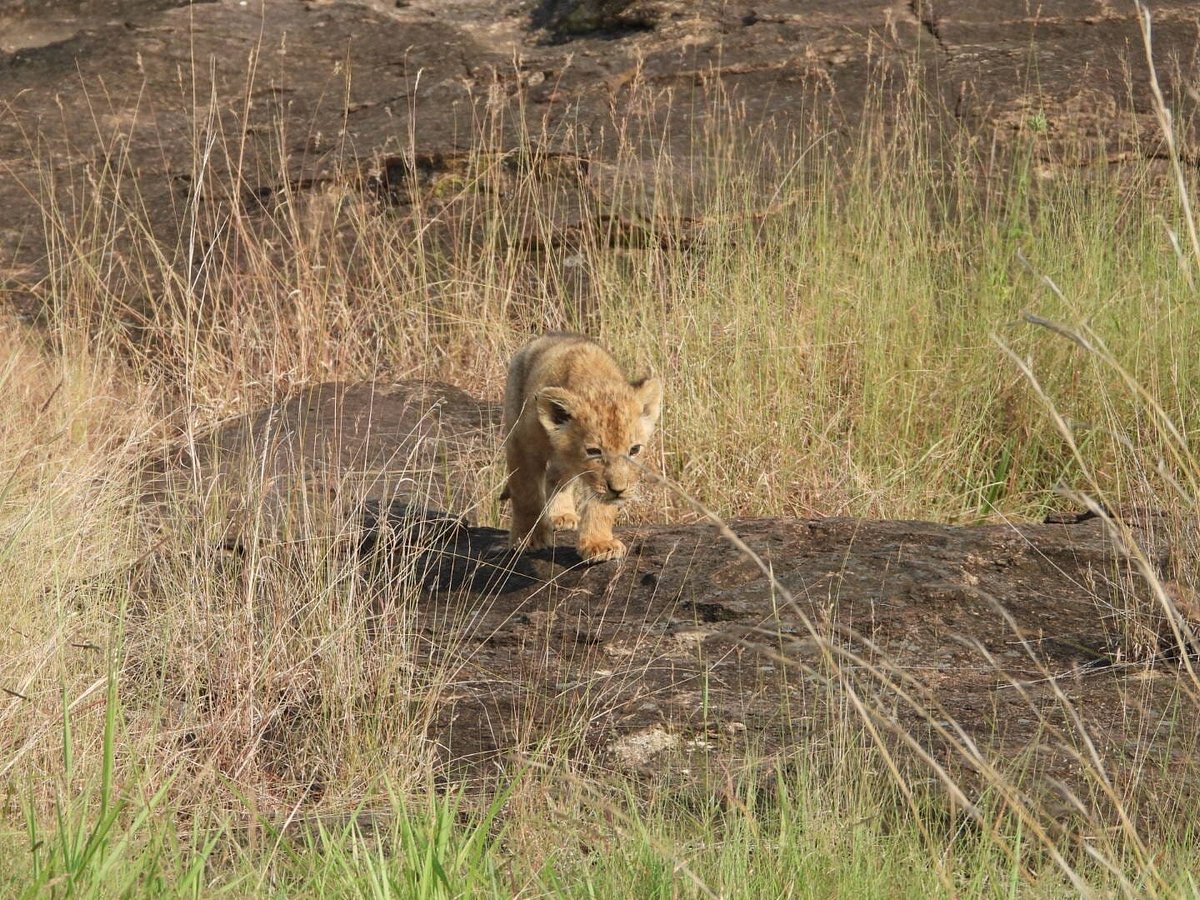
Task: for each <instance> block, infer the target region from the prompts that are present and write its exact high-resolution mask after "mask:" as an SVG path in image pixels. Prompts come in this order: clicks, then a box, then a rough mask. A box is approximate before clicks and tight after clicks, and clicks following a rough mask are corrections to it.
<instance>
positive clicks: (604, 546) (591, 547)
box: [579, 538, 628, 563]
mask: <svg viewBox="0 0 1200 900" xmlns="http://www.w3.org/2000/svg"><path fill="white" fill-rule="evenodd" d="M627 549H628V548H626V546H625V545H624V544H623V543H622V542H621V541H618V540H617V539H616V538H609V539H607V540H593V541H580V542H579V555H580V556H582V557H583V561H584V562H586V563H598V562H606V561H608V560H610V559H620V558H621V557H622V556H624V555H625V553H626V552H627Z"/></svg>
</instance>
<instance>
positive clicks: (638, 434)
mask: <svg viewBox="0 0 1200 900" xmlns="http://www.w3.org/2000/svg"><path fill="white" fill-rule="evenodd" d="M661 400H662V383H661V382H660V381H659V380H658V379H657V378H643V379H641V380H639V381H634V382H629V381H627V380H626V379H625V376H624V375H622V374H621V370H620V369H619V368H618V367H617V364H616V362H615V361H614V360H613V358H612V357H611V356H610V355H609V354H608V353H607V352H606V351H605V350H604V349H603V348H601V347H600V345H599V344H597V343H595V342H594V341H592V340H591V339H590V338H587V337H584V336H583V335H577V334H549V335H546V336H545V337H540V338H537V339H535V340H533V341H531V342H530V343H529V344H526V345H525V347H524V348H522V349H521V350H520V351H518V353H517V355H516V356H514V357H513V359H512V362H511V363H510V364H509V367H508V383H507V385H506V387H505V390H504V430H505V434H506V437H505V441H504V450H505V455H506V456H507V458H508V486H507V487H506V488H505V489H504V493H503V494H502V495H501V499H505V498H507V499H509V500H511V501H512V530H511V532H510V534H509V543H510V544H511V546H513V547H517V548H521V547H527V548H529V549H531V550H536V549H540V548H542V547H548V546H550V544H551V543H552V541H553V537H554V533H553V532H554V529H555V528H578V529H579V544H578V546H579V555H580V556H582V557H583V559H584V560H585V561H586V562H602V561H603V560H606V559H618V558H620V557H622V556H624V555H625V545H624V544H623V543H621V542H620V541H619V540H617V539H616V538H614V537H613V533H612V527H613V521H614V520H615V519H616V517H617V510H618V509H619V508H620V506H621V503H622V502H623V501H624V500H625V499H626V498H627V497H628V496H629V495H630V493H631V491H632V489H633V487H634V485H636V484H637V481H638V474H639V473H638V467H637V466H636V465H635V464H634V462H633V461H632V459H631V457H636V456H637V455H638V454H639V453H641V452H642V448H643V447H644V446H645V444H646V442H647V441H648V440H649V439H650V435H651V434H652V433H653V431H654V424H655V423H656V422H657V421H658V413H659V405H660V403H661ZM576 500H578V501H579V505H580V509H581V515H576V512H575V501H576Z"/></svg>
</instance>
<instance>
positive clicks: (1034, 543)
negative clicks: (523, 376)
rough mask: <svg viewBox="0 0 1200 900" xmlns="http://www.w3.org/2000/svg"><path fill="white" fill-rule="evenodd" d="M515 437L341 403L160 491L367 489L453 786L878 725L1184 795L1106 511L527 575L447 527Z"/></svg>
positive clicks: (486, 426) (406, 392)
mask: <svg viewBox="0 0 1200 900" xmlns="http://www.w3.org/2000/svg"><path fill="white" fill-rule="evenodd" d="M498 441H499V435H498V432H497V430H496V415H495V407H494V406H493V405H491V404H488V403H480V402H478V401H474V400H472V399H471V398H469V397H468V396H467V395H465V394H463V393H462V392H460V391H458V390H456V389H454V388H451V387H448V386H445V385H426V384H421V383H419V382H407V383H400V384H396V385H387V386H373V385H354V386H339V385H325V386H322V387H320V388H316V389H313V390H311V391H309V392H307V393H305V394H303V395H301V396H300V397H297V398H295V399H293V400H290V401H288V402H286V403H282V404H278V405H275V406H272V407H270V408H268V409H267V410H264V411H263V412H261V413H259V414H257V415H254V416H248V417H245V418H242V419H238V420H234V421H232V422H230V423H227V424H226V425H224V426H222V427H221V428H218V429H217V430H216V431H214V432H213V433H212V434H210V435H207V436H204V437H203V438H201V439H198V440H197V441H196V442H194V445H193V446H192V447H191V448H190V449H186V450H185V448H181V449H180V451H179V454H178V455H176V456H175V457H173V460H172V461H170V462H167V463H165V464H164V462H162V461H159V462H158V463H156V464H155V467H154V471H155V472H156V473H158V478H160V479H161V481H160V483H161V484H168V485H174V488H173V489H174V490H175V492H176V493H175V500H176V502H178V500H179V497H181V496H184V495H186V494H187V493H188V492H189V491H197V489H198V493H199V494H200V495H202V496H205V497H209V498H211V497H212V496H213V495H214V494H226V495H229V494H230V493H232V494H233V495H234V500H235V502H234V503H232V504H231V506H232V507H233V508H236V509H240V510H243V511H244V510H245V508H246V506H247V504H246V503H245V499H246V495H242V494H240V493H239V492H243V491H247V487H246V485H247V483H248V482H246V481H245V480H242V479H240V478H238V477H236V472H237V471H239V470H240V469H244V468H249V469H250V470H251V471H252V472H253V473H255V474H254V476H253V478H252V479H251V487H250V489H249V493H248V495H249V496H251V497H253V498H254V500H255V503H258V504H259V506H258V507H257V508H259V509H261V508H262V507H261V503H262V498H263V497H264V495H268V496H269V495H271V492H273V491H274V492H281V493H277V494H275V495H274V496H275V497H276V506H277V508H282V507H284V506H286V500H287V499H288V498H289V497H290V499H291V500H292V501H294V502H297V503H301V502H302V505H303V507H304V508H305V509H308V510H311V509H312V507H313V505H314V504H313V501H312V499H311V498H313V497H323V496H334V495H338V496H348V495H349V491H348V486H349V485H351V484H352V485H353V486H354V490H355V492H356V496H358V497H359V498H361V499H362V500H363V501H364V502H362V503H359V504H355V505H345V504H342V505H340V506H339V505H338V504H336V503H334V504H332V505H331V507H330V508H331V509H336V510H338V512H339V515H341V516H342V517H343V518H342V519H341V520H340V524H338V526H337V527H339V528H343V529H345V528H349V529H350V531H348V532H347V533H352V534H353V535H354V536H355V540H354V542H353V543H352V544H351V545H349V546H348V547H347V549H346V550H345V552H346V553H347V554H349V555H351V556H352V557H354V558H356V559H357V562H356V563H355V565H356V566H358V567H359V569H360V571H361V572H362V573H363V575H364V577H365V578H367V579H368V582H369V584H370V587H371V590H370V591H369V594H370V596H371V603H372V606H371V608H370V609H369V610H364V616H366V617H368V618H369V619H370V620H372V621H375V622H376V623H377V626H376V627H377V629H378V638H377V639H378V640H381V641H384V642H387V641H389V637H388V634H389V632H388V628H389V625H388V622H389V621H391V620H390V619H389V612H388V611H389V610H392V611H395V610H406V612H405V613H404V617H403V621H404V622H405V623H406V624H405V626H404V627H405V629H406V631H412V632H413V633H414V634H416V635H419V637H420V640H419V641H417V642H416V645H415V646H419V648H420V649H419V651H417V658H416V659H414V664H415V665H417V666H419V667H421V669H422V670H424V671H429V672H446V671H452V672H454V673H455V676H454V678H453V679H452V683H449V684H446V685H444V686H441V687H437V688H434V689H435V690H438V691H443V692H444V694H442V695H439V696H438V697H436V698H435V699H434V702H433V703H432V708H434V709H436V710H437V713H436V715H435V716H434V717H433V719H432V720H431V721H429V722H428V724H427V729H428V739H429V740H430V741H432V742H433V743H434V744H435V745H436V746H437V747H438V748H439V752H440V753H441V755H442V762H443V764H444V767H445V770H446V771H447V773H453V772H462V771H463V770H464V769H470V770H472V771H474V770H476V769H477V767H479V766H481V765H482V766H484V767H485V768H490V767H491V766H492V765H493V764H499V763H501V762H503V761H505V760H509V759H512V758H514V757H519V756H520V754H521V753H522V752H524V751H525V750H527V749H529V748H530V747H532V746H538V745H542V744H544V743H545V742H547V741H559V742H563V741H565V742H566V745H568V746H569V747H570V752H571V754H572V755H573V757H574V758H576V759H577V760H579V761H581V762H585V763H586V762H589V761H590V762H595V763H597V764H600V765H603V766H609V767H611V766H616V767H618V768H631V769H637V770H644V771H645V772H647V773H652V772H653V773H659V774H662V773H664V772H673V773H675V774H676V775H677V776H679V777H691V776H694V775H698V774H699V773H700V772H713V771H721V770H724V769H727V768H729V767H736V766H737V765H739V764H740V763H739V761H740V760H742V759H743V758H745V757H746V756H747V755H751V756H754V757H755V758H757V759H758V760H759V761H760V762H761V761H762V760H764V759H766V760H768V761H770V760H776V759H779V760H783V759H786V758H787V757H788V756H789V755H790V754H792V753H796V752H806V750H807V749H811V748H812V747H813V746H820V745H822V742H824V741H827V740H828V739H829V729H830V728H831V727H832V726H833V725H834V723H836V722H844V721H846V716H847V715H850V717H851V721H855V720H856V719H855V717H856V716H857V715H863V716H865V717H866V720H867V721H870V722H871V724H872V725H873V726H874V727H876V728H879V729H881V730H882V732H883V734H884V735H886V736H889V737H895V736H897V735H900V734H901V733H903V734H905V735H908V736H909V737H915V738H916V739H917V740H918V741H919V743H920V745H921V746H923V747H924V748H926V751H927V752H929V753H932V754H933V755H934V757H935V758H936V759H938V760H940V761H941V762H944V763H947V764H951V765H952V766H953V767H955V768H956V769H957V770H958V771H963V772H967V773H970V772H972V771H974V772H977V771H978V766H979V764H980V760H995V759H999V760H1007V761H1013V760H1016V759H1018V758H1022V759H1026V758H1027V757H1028V754H1030V753H1033V754H1034V756H1035V757H1036V759H1033V760H1032V761H1031V762H1028V765H1029V766H1030V768H1031V771H1034V772H1035V773H1036V774H1037V775H1038V776H1039V777H1041V778H1044V779H1046V781H1045V783H1048V784H1053V783H1058V784H1062V785H1070V786H1072V789H1073V790H1075V791H1076V792H1077V793H1079V795H1080V796H1086V795H1087V784H1086V779H1082V775H1081V769H1080V766H1079V764H1078V763H1079V757H1078V752H1077V744H1076V742H1078V741H1082V740H1084V737H1083V736H1084V734H1086V735H1087V740H1090V741H1092V742H1093V744H1094V745H1095V747H1096V748H1097V749H1098V752H1099V753H1100V754H1101V757H1102V759H1103V760H1104V762H1105V765H1108V766H1110V767H1111V768H1110V769H1109V772H1110V775H1112V777H1114V778H1116V779H1117V780H1120V778H1122V777H1125V776H1126V775H1129V774H1131V773H1132V772H1133V771H1134V769H1135V768H1137V767H1138V766H1141V767H1142V768H1143V769H1145V768H1151V767H1147V766H1144V765H1143V764H1144V763H1145V762H1146V761H1147V760H1148V759H1151V758H1154V759H1155V760H1156V765H1159V766H1161V768H1160V769H1158V770H1157V771H1159V772H1161V773H1162V775H1163V776H1164V777H1174V776H1173V775H1172V773H1178V772H1179V771H1182V770H1181V769H1180V768H1179V767H1180V766H1184V765H1186V764H1187V763H1188V760H1187V758H1186V755H1184V756H1182V757H1181V756H1180V755H1179V750H1178V748H1180V747H1186V746H1193V744H1190V743H1188V742H1189V741H1191V740H1194V739H1195V738H1196V737H1200V733H1198V732H1200V723H1197V721H1196V720H1195V719H1194V718H1192V717H1189V716H1186V715H1181V716H1178V717H1176V718H1174V719H1171V720H1169V724H1170V727H1169V728H1167V727H1166V724H1165V723H1167V722H1168V718H1164V716H1165V712H1164V711H1165V710H1167V709H1168V708H1169V707H1170V704H1171V703H1173V702H1174V701H1173V700H1172V697H1174V696H1176V695H1177V692H1178V690H1179V689H1180V685H1181V682H1180V681H1179V679H1178V678H1176V677H1175V676H1174V675H1173V674H1172V673H1176V674H1177V673H1178V672H1179V670H1178V669H1177V668H1175V664H1174V663H1170V662H1168V663H1166V664H1165V667H1164V668H1160V669H1157V670H1154V669H1150V668H1148V667H1147V666H1146V665H1145V664H1143V663H1139V664H1135V665H1132V666H1131V665H1130V664H1127V663H1126V661H1125V657H1124V654H1125V652H1126V648H1127V644H1126V643H1125V635H1124V634H1123V628H1124V627H1125V625H1126V622H1125V619H1124V618H1123V617H1124V616H1126V615H1127V613H1128V611H1129V610H1131V609H1141V610H1142V611H1143V613H1144V611H1146V610H1153V609H1154V608H1155V607H1154V605H1153V603H1152V601H1150V599H1149V596H1148V591H1147V588H1146V586H1145V582H1144V579H1143V578H1142V577H1141V575H1140V574H1139V573H1138V570H1137V567H1136V566H1135V565H1134V564H1133V562H1132V561H1131V560H1130V559H1129V557H1128V555H1127V554H1126V552H1125V551H1124V550H1122V548H1121V547H1120V546H1118V545H1117V544H1116V543H1114V541H1113V539H1112V537H1111V536H1110V534H1109V533H1108V531H1107V530H1106V526H1105V524H1104V520H1103V519H1102V518H1099V517H1096V516H1080V517H1078V518H1077V519H1073V518H1071V517H1060V521H1058V522H1056V523H1051V524H1045V523H1043V524H1033V523H1026V524H983V525H975V526H966V527H960V526H951V525H939V524H932V523H928V522H894V521H865V520H854V519H817V520H801V521H796V520H744V521H735V522H731V523H729V525H730V528H732V530H733V531H734V532H736V534H737V535H738V536H739V537H740V538H741V540H743V541H744V542H745V544H746V545H748V546H749V547H750V548H751V549H752V550H753V551H754V553H756V554H757V555H758V556H759V557H760V559H761V562H763V563H765V565H766V566H767V567H769V570H770V572H771V574H772V576H773V579H772V578H768V577H767V576H766V575H765V574H764V571H763V569H762V568H761V567H760V564H759V562H758V561H755V560H754V559H752V558H751V557H749V556H747V555H746V554H745V553H744V552H742V550H740V549H739V548H738V547H737V546H735V545H734V544H733V543H731V542H730V541H728V540H726V538H725V537H723V536H722V533H721V531H720V530H719V529H717V528H716V527H714V526H713V525H710V524H706V523H699V524H685V525H677V524H645V525H638V526H631V527H626V528H624V529H618V530H619V533H620V534H621V537H622V539H623V540H625V541H626V542H627V543H628V544H629V546H630V555H629V556H628V558H626V559H624V560H622V561H619V562H612V563H604V564H600V565H594V566H585V565H583V564H582V563H581V560H580V559H579V556H578V554H577V553H576V552H575V550H574V549H573V548H569V547H568V546H566V545H567V544H569V543H571V542H570V541H569V540H564V541H563V542H562V543H563V546H559V547H555V548H552V549H549V550H545V551H540V552H538V553H533V554H526V555H523V556H514V555H513V554H512V553H511V552H509V551H508V550H507V549H506V548H505V541H504V538H505V534H504V532H502V531H500V530H498V529H497V528H494V527H488V526H481V525H474V524H471V522H470V520H469V517H463V516H459V515H454V514H453V512H454V511H453V510H449V509H448V508H447V505H446V504H445V503H444V502H443V500H444V498H445V497H446V496H448V494H447V493H446V491H445V490H444V487H445V486H446V485H456V484H457V485H461V484H463V483H464V482H465V480H466V479H469V478H472V477H476V476H477V474H478V472H477V468H476V467H478V466H479V465H481V464H483V465H486V464H487V461H488V459H489V457H490V458H492V459H494V457H495V456H496V455H497V453H498ZM414 473H419V477H418V478H416V479H415V480H414V478H413V474H414ZM268 482H269V483H270V488H269V490H268V491H266V492H264V491H263V490H262V485H264V484H266V483H268ZM301 482H303V483H304V484H306V485H307V487H306V490H304V491H300V490H298V488H297V485H298V484H299V483H301ZM431 487H432V489H431ZM156 499H159V500H161V495H159V496H158V497H157V498H156ZM347 517H348V518H347ZM271 521H278V520H277V519H272V520H271ZM306 522H311V519H310V520H306ZM254 533H255V534H257V535H260V536H261V535H264V534H265V531H264V529H263V528H262V527H259V528H257V529H256V530H255V532H254ZM291 539H292V540H296V539H298V535H297V534H295V533H293V534H292V535H291ZM355 555H356V556H355ZM1151 562H1152V563H1153V565H1155V566H1157V567H1159V568H1162V567H1164V566H1165V563H1166V559H1165V555H1164V553H1163V551H1161V550H1152V552H1151ZM414 590H416V591H417V592H418V596H417V597H416V598H414V593H413V592H414ZM1168 632H1169V629H1168V628H1167V627H1166V625H1165V620H1164V624H1163V633H1164V634H1167V633H1168ZM851 696H853V697H854V698H855V703H856V704H858V705H859V706H860V711H859V713H855V712H854V707H853V706H852V705H851V704H850V703H849V701H848V699H847V698H848V697H851ZM1131 722H1140V723H1142V724H1141V726H1139V727H1140V729H1141V730H1140V731H1139V730H1138V728H1133V729H1132V730H1131V725H1130V723H1131ZM1184 732H1186V734H1184ZM1160 738H1161V740H1160ZM897 740H899V739H898V738H897ZM1131 742H1133V744H1135V745H1136V746H1133V745H1131ZM976 748H978V751H979V753H980V754H982V755H981V756H979V758H978V759H968V758H966V755H965V754H966V752H967V750H971V751H972V752H974V750H975V749H976ZM701 761H703V765H699V763H700V762H701ZM1139 771H1141V770H1140V769H1139ZM1081 779H1082V781H1081Z"/></svg>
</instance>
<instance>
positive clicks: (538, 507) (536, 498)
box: [508, 470, 554, 550]
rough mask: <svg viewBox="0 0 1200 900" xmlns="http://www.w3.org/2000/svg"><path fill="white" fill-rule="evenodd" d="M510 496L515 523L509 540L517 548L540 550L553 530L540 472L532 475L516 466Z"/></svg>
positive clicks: (510, 482)
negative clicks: (547, 512) (547, 511)
mask: <svg viewBox="0 0 1200 900" xmlns="http://www.w3.org/2000/svg"><path fill="white" fill-rule="evenodd" d="M508 499H509V500H510V501H511V502H512V526H511V527H510V529H509V532H508V544H509V546H510V547H512V548H514V549H517V550H521V549H524V550H541V549H542V548H543V547H549V546H550V545H551V543H553V540H554V532H553V531H552V530H551V528H550V523H549V522H548V521H547V520H546V516H545V515H544V513H545V511H546V488H545V485H544V483H543V480H542V477H541V475H540V474H539V475H533V476H530V475H528V474H524V473H522V472H521V471H520V470H515V471H513V472H512V474H510V475H509V477H508Z"/></svg>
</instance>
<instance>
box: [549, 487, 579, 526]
mask: <svg viewBox="0 0 1200 900" xmlns="http://www.w3.org/2000/svg"><path fill="white" fill-rule="evenodd" d="M546 514H547V515H548V516H549V517H550V524H551V526H552V527H553V528H554V529H555V530H556V531H574V530H575V529H576V528H578V527H579V514H578V513H576V512H575V485H574V484H572V483H571V482H567V483H566V484H564V485H562V486H561V487H559V488H558V489H557V490H555V492H554V495H553V497H552V498H551V500H550V508H549V509H548V510H547V511H546Z"/></svg>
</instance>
